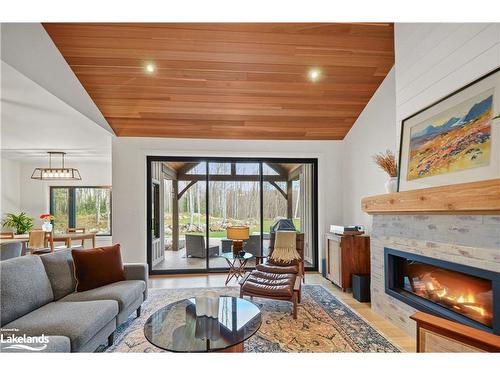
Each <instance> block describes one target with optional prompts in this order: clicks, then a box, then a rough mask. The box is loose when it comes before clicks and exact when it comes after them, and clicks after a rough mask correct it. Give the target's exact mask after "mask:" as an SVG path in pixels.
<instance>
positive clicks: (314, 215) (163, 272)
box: [145, 155, 319, 275]
mask: <svg viewBox="0 0 500 375" xmlns="http://www.w3.org/2000/svg"><path fill="white" fill-rule="evenodd" d="M169 161H185V162H191V163H192V162H206V179H205V184H206V189H205V190H206V191H205V194H206V196H205V199H206V214H205V220H206V234H205V235H206V237H205V246H207V257H206V258H205V260H206V268H196V269H178V270H153V267H152V222H151V216H152V192H151V189H150V186H151V183H152V182H153V181H152V174H151V165H152V163H153V162H169ZM209 162H226V163H227V162H233V163H238V162H241V163H252V162H253V163H259V172H260V180H259V183H260V202H259V204H260V232H261V236H260V237H261V249H262V243H263V241H264V239H263V236H262V233H263V229H264V220H263V219H264V210H263V208H264V199H263V197H264V192H263V189H262V188H263V170H262V169H263V168H262V165H263V163H284V164H287V163H293V164H311V165H312V170H313V178H312V181H311V184H312V200H313V204H312V226H313V228H312V232H313V236H312V242H313V243H312V249H313V259H314V265H313V266H312V267H306V268H305V270H306V271H318V263H319V261H318V242H319V236H318V233H319V232H318V159H317V158H269V157H218V156H205V157H198V156H197V157H191V156H152V155H148V156H146V217H145V220H146V234H147V235H146V259H147V263H148V266H149V274H150V275H185V274H207V273H227V268H220V267H219V268H210V267H209V257H208V247H209V246H210V245H209V240H210V237H209V199H210V197H209V189H208V182H209V173H208V169H209Z"/></svg>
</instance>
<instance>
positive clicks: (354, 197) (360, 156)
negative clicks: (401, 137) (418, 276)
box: [342, 68, 398, 233]
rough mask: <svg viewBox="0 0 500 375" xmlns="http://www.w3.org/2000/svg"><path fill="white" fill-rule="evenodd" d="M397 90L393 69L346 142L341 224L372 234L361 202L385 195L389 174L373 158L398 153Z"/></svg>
mask: <svg viewBox="0 0 500 375" xmlns="http://www.w3.org/2000/svg"><path fill="white" fill-rule="evenodd" d="M397 144H398V142H397V140H396V86H395V73H394V68H392V70H391V71H390V72H389V74H388V75H387V77H386V78H385V79H384V81H383V82H382V84H381V85H380V87H379V88H378V89H377V91H376V92H375V94H374V95H373V97H372V98H371V100H370V101H369V102H368V104H367V105H366V107H365V109H364V110H363V112H362V113H361V115H360V116H359V117H358V119H357V120H356V122H355V123H354V125H353V127H352V128H351V130H350V131H349V133H348V134H347V136H346V137H345V138H344V140H343V153H342V158H343V159H342V160H343V161H342V188H343V190H342V203H343V204H342V222H343V224H347V225H349V224H357V225H364V226H365V229H366V231H367V232H368V233H369V232H370V231H371V223H372V217H371V216H370V215H367V214H366V213H364V212H363V211H362V210H361V198H362V197H364V196H369V195H376V194H384V193H385V189H384V183H385V182H386V181H387V174H386V173H385V172H384V171H382V170H380V169H379V168H378V167H377V166H376V165H375V164H374V163H373V160H372V155H374V154H376V153H378V152H383V151H385V150H387V149H389V150H392V151H393V152H396V149H397V146H396V145H397Z"/></svg>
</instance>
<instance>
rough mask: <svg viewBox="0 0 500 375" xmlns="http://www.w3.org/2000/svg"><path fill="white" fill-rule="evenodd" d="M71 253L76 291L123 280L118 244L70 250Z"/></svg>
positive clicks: (123, 274)
mask: <svg viewBox="0 0 500 375" xmlns="http://www.w3.org/2000/svg"><path fill="white" fill-rule="evenodd" d="M71 255H72V256H73V263H74V267H75V278H76V281H77V283H76V291H77V292H84V291H86V290H90V289H94V288H98V287H100V286H104V285H108V284H112V283H115V282H117V281H123V280H125V271H124V270H123V263H122V256H121V253H120V245H119V244H116V245H113V246H108V247H98V248H96V249H86V250H71Z"/></svg>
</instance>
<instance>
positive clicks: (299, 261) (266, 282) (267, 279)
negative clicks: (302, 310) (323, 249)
mask: <svg viewBox="0 0 500 375" xmlns="http://www.w3.org/2000/svg"><path fill="white" fill-rule="evenodd" d="M276 237H277V238H276ZM292 241H293V242H295V243H293V242H292ZM256 259H257V265H256V266H255V268H256V269H255V270H253V271H252V272H248V273H247V274H245V276H244V277H243V278H242V279H241V280H240V282H239V283H240V297H242V298H243V297H244V296H250V297H261V298H270V299H277V300H284V301H290V302H292V305H293V318H294V319H297V305H298V304H299V303H300V298H301V295H300V293H301V284H302V280H303V276H304V234H303V233H296V232H276V233H273V234H271V245H270V254H269V256H268V257H261V256H257V257H256ZM262 260H265V261H264V263H261V261H262Z"/></svg>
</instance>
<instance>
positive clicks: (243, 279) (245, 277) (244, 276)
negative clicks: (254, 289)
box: [238, 272, 250, 285]
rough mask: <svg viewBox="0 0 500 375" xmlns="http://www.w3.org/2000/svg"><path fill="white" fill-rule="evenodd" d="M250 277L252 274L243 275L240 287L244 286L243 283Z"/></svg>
mask: <svg viewBox="0 0 500 375" xmlns="http://www.w3.org/2000/svg"><path fill="white" fill-rule="evenodd" d="M248 276H250V272H247V273H245V274H244V275H243V277H242V278H241V279H240V281H239V282H238V283H239V284H240V285H243V283H244V282H245V281H247V279H248Z"/></svg>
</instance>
